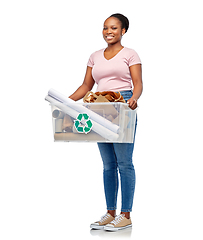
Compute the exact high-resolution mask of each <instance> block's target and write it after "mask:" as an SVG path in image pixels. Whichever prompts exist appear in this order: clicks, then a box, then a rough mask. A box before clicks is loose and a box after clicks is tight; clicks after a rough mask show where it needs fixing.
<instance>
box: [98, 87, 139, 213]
mask: <svg viewBox="0 0 203 240" xmlns="http://www.w3.org/2000/svg"><path fill="white" fill-rule="evenodd" d="M121 94H122V96H123V98H124V99H125V101H126V102H127V100H128V99H130V98H131V97H132V91H123V92H121ZM136 126H137V120H136V125H135V132H136ZM98 147H99V151H100V154H101V157H102V160H103V181H104V192H105V197H106V205H107V210H116V208H117V195H118V187H119V180H118V170H119V173H120V182H121V198H122V206H121V211H122V212H131V211H132V205H133V198H134V191H135V181H136V177H135V169H134V165H133V161H132V155H133V149H134V142H133V143H98Z"/></svg>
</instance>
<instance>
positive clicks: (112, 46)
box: [106, 42, 123, 52]
mask: <svg viewBox="0 0 203 240" xmlns="http://www.w3.org/2000/svg"><path fill="white" fill-rule="evenodd" d="M122 48H123V46H122V45H121V42H118V43H115V44H108V47H107V48H106V49H107V50H108V51H112V52H113V51H118V50H120V49H122Z"/></svg>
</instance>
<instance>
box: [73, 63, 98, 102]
mask: <svg viewBox="0 0 203 240" xmlns="http://www.w3.org/2000/svg"><path fill="white" fill-rule="evenodd" d="M94 83H95V81H94V79H93V77H92V68H91V67H89V66H88V67H87V70H86V74H85V79H84V81H83V84H82V85H81V86H80V87H79V88H78V89H77V90H76V91H75V92H74V93H73V94H72V95H70V96H69V98H71V99H72V100H74V101H77V100H80V99H81V98H83V97H84V96H85V94H86V93H87V92H88V91H90V90H91V89H92V88H93V86H94Z"/></svg>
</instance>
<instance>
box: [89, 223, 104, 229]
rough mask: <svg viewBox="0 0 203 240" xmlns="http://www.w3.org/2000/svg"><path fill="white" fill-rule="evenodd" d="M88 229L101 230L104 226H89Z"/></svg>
mask: <svg viewBox="0 0 203 240" xmlns="http://www.w3.org/2000/svg"><path fill="white" fill-rule="evenodd" d="M90 228H91V229H93V230H102V229H104V226H99V225H94V224H91V225H90Z"/></svg>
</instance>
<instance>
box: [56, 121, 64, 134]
mask: <svg viewBox="0 0 203 240" xmlns="http://www.w3.org/2000/svg"><path fill="white" fill-rule="evenodd" d="M62 124H63V119H60V118H57V119H55V132H57V133H60V132H62Z"/></svg>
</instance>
